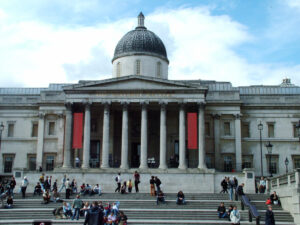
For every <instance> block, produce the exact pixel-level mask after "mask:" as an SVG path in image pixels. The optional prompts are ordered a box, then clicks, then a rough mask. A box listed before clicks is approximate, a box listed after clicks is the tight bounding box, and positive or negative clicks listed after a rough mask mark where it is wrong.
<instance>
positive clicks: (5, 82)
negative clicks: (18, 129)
mask: <svg viewBox="0 0 300 225" xmlns="http://www.w3.org/2000/svg"><path fill="white" fill-rule="evenodd" d="M210 10H211V9H210V8H205V7H204V8H180V9H177V10H165V9H161V10H159V11H155V12H153V13H151V14H150V15H146V26H147V27H148V28H149V29H150V30H152V31H154V32H155V33H156V34H157V35H158V36H160V37H161V38H162V40H163V41H164V43H165V45H166V47H167V50H168V57H169V60H170V69H169V78H170V79H210V80H219V81H220V80H222V81H231V82H232V83H233V84H234V85H249V84H278V83H280V81H281V78H282V77H283V76H290V77H291V78H292V81H294V83H298V84H299V83H300V78H298V77H300V74H299V73H300V72H299V71H300V70H299V67H300V66H299V65H295V66H288V65H276V64H264V63H263V62H262V63H261V64H251V63H249V62H248V61H247V59H246V58H243V57H242V56H240V55H238V54H237V53H236V51H235V49H236V48H238V47H239V46H240V45H242V44H244V43H248V42H253V41H254V40H255V39H254V38H253V37H252V36H251V34H249V32H248V30H247V27H245V26H243V25H242V24H240V23H238V22H236V21H233V20H232V19H231V18H230V17H229V16H227V15H221V16H215V15H211V14H210ZM1 15H6V14H5V12H3V13H1V11H0V17H1ZM135 25H136V19H135V18H124V19H123V20H120V21H115V22H112V23H101V24H96V25H95V26H92V27H91V26H76V27H74V26H73V27H66V26H58V25H56V26H54V25H50V24H46V23H42V22H39V21H23V22H21V23H18V22H14V21H10V20H8V19H7V17H6V21H5V20H2V22H0V75H1V76H0V84H1V85H0V86H19V85H22V86H29V87H31V86H32V87H33V86H48V84H49V83H62V82H77V81H78V80H79V79H103V78H109V77H110V74H111V59H112V57H113V51H114V48H115V46H116V44H117V42H118V40H119V39H120V38H121V37H122V36H123V35H124V34H125V33H126V32H128V31H129V30H131V29H134V27H135Z"/></svg>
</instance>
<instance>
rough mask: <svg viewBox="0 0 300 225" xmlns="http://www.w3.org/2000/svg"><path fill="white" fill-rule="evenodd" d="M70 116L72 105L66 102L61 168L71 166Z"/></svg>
mask: <svg viewBox="0 0 300 225" xmlns="http://www.w3.org/2000/svg"><path fill="white" fill-rule="evenodd" d="M72 116H73V115H72V105H71V104H66V126H65V146H64V164H63V168H71V148H72V145H71V142H72Z"/></svg>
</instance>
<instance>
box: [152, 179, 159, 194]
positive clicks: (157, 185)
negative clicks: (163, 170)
mask: <svg viewBox="0 0 300 225" xmlns="http://www.w3.org/2000/svg"><path fill="white" fill-rule="evenodd" d="M154 179H155V185H156V194H158V193H159V192H160V185H161V181H160V179H159V178H158V177H155V178H154Z"/></svg>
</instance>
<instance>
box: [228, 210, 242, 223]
mask: <svg viewBox="0 0 300 225" xmlns="http://www.w3.org/2000/svg"><path fill="white" fill-rule="evenodd" d="M240 220H241V215H240V212H239V210H238V209H237V207H236V206H233V210H232V211H231V213H230V221H231V224H232V225H239V224H240Z"/></svg>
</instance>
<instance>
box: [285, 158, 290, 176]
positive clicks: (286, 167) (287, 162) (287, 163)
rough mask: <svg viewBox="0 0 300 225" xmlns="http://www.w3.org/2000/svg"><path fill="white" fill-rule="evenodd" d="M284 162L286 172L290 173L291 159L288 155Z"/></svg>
mask: <svg viewBox="0 0 300 225" xmlns="http://www.w3.org/2000/svg"><path fill="white" fill-rule="evenodd" d="M284 164H285V172H286V173H288V165H289V160H288V158H287V157H286V158H285V160H284Z"/></svg>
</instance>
